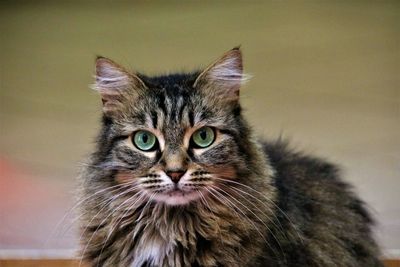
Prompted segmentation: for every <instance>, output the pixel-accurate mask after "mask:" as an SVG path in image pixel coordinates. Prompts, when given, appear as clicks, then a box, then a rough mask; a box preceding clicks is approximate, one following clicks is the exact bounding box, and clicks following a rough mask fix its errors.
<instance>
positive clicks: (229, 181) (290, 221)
mask: <svg viewBox="0 0 400 267" xmlns="http://www.w3.org/2000/svg"><path fill="white" fill-rule="evenodd" d="M214 179H217V180H221V181H224V182H228V183H232V184H236V185H239V186H243V187H244V188H247V189H249V190H251V191H252V192H254V193H257V194H259V195H260V196H261V197H263V198H264V199H265V200H267V201H269V202H270V203H271V204H272V205H273V206H274V207H275V208H276V209H277V210H278V211H279V212H280V213H281V214H282V215H283V216H284V217H285V218H286V219H287V220H288V222H289V223H290V224H291V226H292V227H293V229H294V230H295V232H296V233H297V236H298V237H299V239H300V241H301V242H302V243H303V242H304V240H303V238H302V237H301V235H300V233H299V230H298V229H297V227H296V225H295V224H294V223H293V222H292V220H291V219H290V218H289V216H288V215H287V214H286V213H285V212H284V211H283V210H282V209H281V208H280V207H279V206H278V205H277V204H275V202H274V201H273V200H272V199H270V198H268V197H266V196H265V195H264V194H263V193H261V192H259V191H257V190H255V189H254V188H252V187H250V186H248V185H245V184H242V183H239V182H236V181H232V180H228V179H222V178H218V177H214Z"/></svg>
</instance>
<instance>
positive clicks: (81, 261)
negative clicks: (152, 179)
mask: <svg viewBox="0 0 400 267" xmlns="http://www.w3.org/2000/svg"><path fill="white" fill-rule="evenodd" d="M139 193H141V192H138V193H136V194H134V195H133V196H131V197H129V198H128V199H126V200H125V201H123V202H122V203H121V204H120V205H119V206H118V207H117V208H116V209H114V210H113V211H112V212H110V213H109V214H108V215H107V217H105V218H104V219H103V220H102V221H101V222H100V224H99V226H97V228H96V230H95V231H94V232H93V233H92V235H91V237H90V238H89V240H88V242H87V243H86V245H85V248H84V249H83V253H82V256H81V259H80V261H79V267H80V266H81V265H82V263H83V257H84V256H85V252H86V250H87V248H88V247H89V244H90V242H91V241H92V239H93V237H94V236H95V234H96V233H97V231H98V230H99V229H100V226H101V225H103V223H105V221H106V220H107V219H108V218H109V217H110V216H111V215H112V214H113V212H115V211H116V210H118V208H120V207H121V206H123V205H124V204H125V203H126V202H128V201H131V200H132V199H133V198H135V197H136V195H137V194H139ZM82 236H83V235H81V237H80V239H79V240H80V241H81V240H82Z"/></svg>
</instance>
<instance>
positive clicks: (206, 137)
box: [192, 127, 215, 148]
mask: <svg viewBox="0 0 400 267" xmlns="http://www.w3.org/2000/svg"><path fill="white" fill-rule="evenodd" d="M214 140H215V133H214V130H213V129H212V128H210V127H203V128H200V129H199V130H197V131H196V132H194V134H193V135H192V141H193V144H194V145H195V147H197V148H205V147H208V146H210V145H211V144H212V143H213V142H214Z"/></svg>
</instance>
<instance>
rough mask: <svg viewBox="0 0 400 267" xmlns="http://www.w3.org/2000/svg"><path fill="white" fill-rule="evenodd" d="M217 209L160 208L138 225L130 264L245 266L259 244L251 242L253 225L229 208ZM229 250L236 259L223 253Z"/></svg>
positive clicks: (133, 265) (135, 266)
mask: <svg viewBox="0 0 400 267" xmlns="http://www.w3.org/2000/svg"><path fill="white" fill-rule="evenodd" d="M213 212H214V213H211V211H209V210H206V209H202V208H200V209H199V208H197V209H196V210H195V209H193V210H191V209H190V208H188V209H187V210H185V209H168V208H166V207H163V208H159V207H156V208H155V209H154V210H153V212H152V213H151V216H150V213H149V216H148V217H147V216H144V217H143V218H142V219H141V220H140V221H138V223H137V225H136V226H135V229H134V232H133V234H134V240H135V242H134V244H133V250H132V251H131V253H132V254H131V257H130V258H131V262H130V266H132V267H138V266H139V267H140V266H142V265H145V266H177V267H179V266H191V265H198V266H217V265H223V266H243V265H240V263H241V262H242V263H243V264H244V262H243V260H244V259H246V258H247V259H248V258H249V257H244V256H245V254H247V253H249V252H250V251H251V252H254V251H255V250H257V249H256V248H255V246H257V245H259V244H256V242H253V243H252V242H250V240H251V239H252V238H251V236H252V235H253V234H254V233H253V230H252V228H249V227H248V224H247V225H246V223H244V222H243V223H241V222H240V221H238V218H237V217H234V216H232V212H229V211H228V210H221V209H218V210H217V209H216V210H214V211H213ZM215 214H218V216H216V215H215ZM241 241H243V242H241ZM243 243H247V244H248V246H249V247H248V248H245V246H243ZM227 252H230V253H229V254H231V255H232V258H224V257H223V256H222V255H226V253H227ZM238 264H239V265H238Z"/></svg>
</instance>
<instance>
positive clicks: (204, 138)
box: [200, 130, 207, 140]
mask: <svg viewBox="0 0 400 267" xmlns="http://www.w3.org/2000/svg"><path fill="white" fill-rule="evenodd" d="M200 137H201V139H203V140H206V138H207V132H206V131H204V130H202V131H201V132H200Z"/></svg>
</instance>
